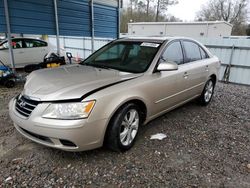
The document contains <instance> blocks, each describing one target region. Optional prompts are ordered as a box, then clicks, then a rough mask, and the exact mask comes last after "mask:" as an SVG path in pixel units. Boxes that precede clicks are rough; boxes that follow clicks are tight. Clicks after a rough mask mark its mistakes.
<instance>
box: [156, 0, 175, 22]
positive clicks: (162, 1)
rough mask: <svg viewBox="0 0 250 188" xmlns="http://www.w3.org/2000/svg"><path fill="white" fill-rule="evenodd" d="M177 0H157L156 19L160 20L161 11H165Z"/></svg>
mask: <svg viewBox="0 0 250 188" xmlns="http://www.w3.org/2000/svg"><path fill="white" fill-rule="evenodd" d="M177 3H178V1H177V0H157V3H156V16H155V21H156V22H158V21H159V15H160V12H162V11H163V12H164V11H166V10H167V9H168V7H169V6H171V5H175V4H177Z"/></svg>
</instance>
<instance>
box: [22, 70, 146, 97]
mask: <svg viewBox="0 0 250 188" xmlns="http://www.w3.org/2000/svg"><path fill="white" fill-rule="evenodd" d="M140 75H141V74H133V73H127V72H120V71H117V70H113V69H101V68H95V67H91V66H83V65H68V66H61V67H58V68H52V69H43V70H38V71H34V72H32V73H31V74H30V75H29V76H28V77H27V80H26V83H25V86H24V90H23V95H26V96H28V97H30V98H33V99H35V100H41V101H55V100H70V99H79V98H81V97H82V96H83V95H85V94H87V93H88V92H91V91H93V90H96V89H98V88H101V87H105V86H108V85H110V84H114V83H116V82H120V81H125V80H127V79H131V78H135V77H138V76H140Z"/></svg>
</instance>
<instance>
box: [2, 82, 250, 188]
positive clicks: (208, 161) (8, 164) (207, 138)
mask: <svg viewBox="0 0 250 188" xmlns="http://www.w3.org/2000/svg"><path fill="white" fill-rule="evenodd" d="M21 90H22V84H19V85H18V86H17V87H16V88H14V89H6V88H3V87H1V86H0V187H14V186H15V187H83V186H84V187H98V186H106V187H250V87H245V86H237V85H231V84H230V85H226V84H222V83H218V85H217V87H216V91H215V95H214V98H213V100H212V102H211V103H210V104H209V105H208V106H207V107H201V106H199V105H198V104H197V103H196V102H191V103H188V104H186V105H184V106H182V107H180V108H178V109H176V110H174V111H172V112H170V113H167V114H166V115H164V116H161V117H159V118H157V119H155V120H154V121H152V122H150V123H149V124H148V125H146V126H144V127H142V128H141V132H140V135H139V137H138V139H137V142H136V144H135V146H134V147H133V148H132V149H131V150H130V151H128V152H125V153H115V152H111V151H109V150H107V149H105V148H100V149H96V150H93V151H87V152H80V153H69V152H64V151H59V150H56V149H51V148H47V147H44V146H41V145H38V144H36V143H33V142H32V141H29V140H28V139H25V138H24V137H22V136H21V135H20V134H19V133H18V132H17V131H16V130H15V129H14V127H13V125H12V122H11V120H10V118H9V116H8V108H7V107H8V101H9V100H10V99H11V98H12V97H13V96H15V95H16V94H18V93H19V92H20V91H21ZM156 133H164V134H166V135H167V137H166V138H165V139H163V140H162V141H159V140H150V136H151V135H153V134H156Z"/></svg>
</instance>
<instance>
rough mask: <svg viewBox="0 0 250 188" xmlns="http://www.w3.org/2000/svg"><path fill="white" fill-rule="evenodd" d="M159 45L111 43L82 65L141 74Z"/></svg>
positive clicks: (149, 43)
mask: <svg viewBox="0 0 250 188" xmlns="http://www.w3.org/2000/svg"><path fill="white" fill-rule="evenodd" d="M159 47H160V44H159V43H151V42H130V41H129V42H128V41H126V42H112V43H110V44H108V45H106V46H104V47H103V48H101V49H100V50H98V51H97V52H95V53H94V54H93V55H91V56H90V57H88V58H87V59H86V60H85V61H83V62H82V63H81V64H82V65H88V66H93V67H100V68H106V69H115V70H119V71H124V72H132V73H142V72H145V71H146V70H147V69H148V67H149V66H150V64H151V62H152V60H153V58H154V57H155V55H156V53H157V51H158V49H159Z"/></svg>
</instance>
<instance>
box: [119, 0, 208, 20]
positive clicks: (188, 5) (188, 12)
mask: <svg viewBox="0 0 250 188" xmlns="http://www.w3.org/2000/svg"><path fill="white" fill-rule="evenodd" d="M128 1H129V0H124V5H126V4H127V2H128ZM207 1H208V0H179V3H178V4H177V5H174V6H170V7H169V9H168V11H167V13H169V14H172V15H173V16H175V17H177V18H180V19H181V20H183V21H193V20H194V19H195V16H196V12H197V11H199V10H200V8H201V5H202V4H205V3H206V2H207Z"/></svg>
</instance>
